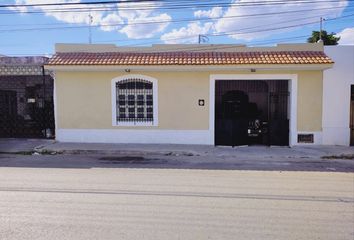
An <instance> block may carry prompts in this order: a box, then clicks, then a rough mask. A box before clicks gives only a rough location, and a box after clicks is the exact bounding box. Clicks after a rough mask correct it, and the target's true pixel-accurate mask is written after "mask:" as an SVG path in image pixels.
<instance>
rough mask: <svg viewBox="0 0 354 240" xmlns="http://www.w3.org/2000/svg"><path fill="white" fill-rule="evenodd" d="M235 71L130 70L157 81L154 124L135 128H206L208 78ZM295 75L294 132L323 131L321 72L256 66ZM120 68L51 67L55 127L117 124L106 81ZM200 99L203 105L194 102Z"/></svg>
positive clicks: (86, 127)
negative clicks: (82, 69) (81, 69)
mask: <svg viewBox="0 0 354 240" xmlns="http://www.w3.org/2000/svg"><path fill="white" fill-rule="evenodd" d="M218 73H222V74H242V73H249V72H247V71H237V72H224V71H223V72H134V74H143V75H147V76H150V77H153V78H156V79H157V80H158V106H159V109H158V110H159V125H158V126H157V127H133V128H134V129H136V128H138V129H142V128H143V129H169V130H207V129H209V77H210V75H211V74H218ZM262 73H265V74H284V73H285V74H298V95H297V99H298V103H297V104H298V110H297V123H298V131H304V132H318V131H321V130H322V71H263V72H262V71H257V74H262ZM122 75H126V73H124V72H56V101H57V105H56V111H57V128H59V129H119V128H128V129H131V127H113V126H112V108H111V80H112V79H113V78H115V77H118V76H122ZM198 99H205V100H206V101H205V103H206V104H205V106H203V107H201V106H198Z"/></svg>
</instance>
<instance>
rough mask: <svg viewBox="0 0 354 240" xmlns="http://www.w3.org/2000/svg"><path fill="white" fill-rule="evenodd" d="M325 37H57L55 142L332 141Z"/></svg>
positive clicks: (54, 59)
mask: <svg viewBox="0 0 354 240" xmlns="http://www.w3.org/2000/svg"><path fill="white" fill-rule="evenodd" d="M332 66H333V61H332V60H331V59H330V58H329V57H327V56H326V54H325V53H324V49H323V45H322V44H319V43H318V44H279V45H277V46H276V47H246V46H243V45H153V46H151V47H140V48H138V47H137V48H134V47H131V48H129V47H117V46H115V45H110V44H101V45H100V44H88V45H82V44H57V45H56V53H55V55H54V56H53V57H52V58H51V59H50V60H49V62H48V63H47V64H46V65H45V68H46V69H48V70H50V71H53V72H54V76H55V80H54V102H55V124H56V139H57V140H58V141H63V142H105V143H106V142H112V143H170V144H208V145H230V146H235V145H248V144H261V145H286V146H287V145H289V146H293V145H299V144H317V145H318V144H323V143H324V142H323V120H322V119H323V118H322V117H323V116H322V115H323V102H324V99H323V72H324V71H325V70H326V69H330V68H331V67H332Z"/></svg>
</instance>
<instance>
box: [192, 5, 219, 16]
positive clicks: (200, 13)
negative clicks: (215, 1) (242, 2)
mask: <svg viewBox="0 0 354 240" xmlns="http://www.w3.org/2000/svg"><path fill="white" fill-rule="evenodd" d="M222 14H223V12H222V7H213V8H212V9H210V10H206V11H203V10H198V11H196V12H194V16H195V17H197V18H202V17H207V18H218V17H221V16H222Z"/></svg>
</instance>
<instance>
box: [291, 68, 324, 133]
mask: <svg viewBox="0 0 354 240" xmlns="http://www.w3.org/2000/svg"><path fill="white" fill-rule="evenodd" d="M322 75H323V74H322V72H321V71H306V72H299V74H298V95H297V107H298V108H297V116H298V118H297V128H298V131H300V132H320V131H322V90H323V81H322V78H323V76H322Z"/></svg>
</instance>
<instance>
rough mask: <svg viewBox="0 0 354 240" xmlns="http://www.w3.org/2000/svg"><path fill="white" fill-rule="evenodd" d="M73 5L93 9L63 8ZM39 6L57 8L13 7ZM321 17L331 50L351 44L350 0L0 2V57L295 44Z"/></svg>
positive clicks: (353, 1)
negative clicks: (332, 41)
mask: <svg viewBox="0 0 354 240" xmlns="http://www.w3.org/2000/svg"><path fill="white" fill-rule="evenodd" d="M107 1H109V0H107ZM107 1H105V2H107ZM73 2H75V3H77V2H85V3H87V2H95V3H97V2H100V4H91V5H90V4H85V5H67V4H66V3H73ZM43 3H45V4H48V3H61V4H62V5H56V6H43V5H41V6H38V5H37V6H18V5H31V4H43ZM7 5H17V6H10V7H9V6H7ZM90 16H91V17H90ZM321 17H322V18H323V19H324V21H323V29H324V30H326V31H327V32H329V33H332V32H334V33H336V34H337V36H340V37H341V39H340V41H339V44H341V45H348V44H350V45H354V0H204V1H202V0H200V1H197V0H179V1H177V0H164V1H156V0H148V1H134V0H121V1H115V2H114V3H113V4H112V3H110V4H108V3H106V4H102V1H97V0H96V1H94V0H90V1H89V0H81V1H80V0H0V39H1V40H0V54H1V55H7V56H24V55H48V56H49V55H51V54H53V53H54V45H55V43H89V41H90V36H91V42H92V43H99V44H109V43H111V44H116V45H118V46H150V45H152V44H180V43H186V44H187V43H194V44H196V43H198V41H199V36H200V35H202V36H203V37H201V40H202V42H201V44H206V43H208V44H246V45H248V46H268V45H275V44H276V43H301V42H306V39H307V38H308V37H309V36H310V35H311V33H312V31H318V30H319V28H320V18H321ZM90 19H91V20H90ZM90 26H91V27H90ZM90 32H91V34H90Z"/></svg>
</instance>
